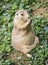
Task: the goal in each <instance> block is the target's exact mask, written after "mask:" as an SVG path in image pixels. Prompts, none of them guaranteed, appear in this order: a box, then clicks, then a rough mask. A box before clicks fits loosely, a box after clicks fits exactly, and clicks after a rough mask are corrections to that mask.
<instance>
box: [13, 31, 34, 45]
mask: <svg viewBox="0 0 48 65" xmlns="http://www.w3.org/2000/svg"><path fill="white" fill-rule="evenodd" d="M34 37H35V36H34V34H33V33H32V31H29V32H27V34H26V31H24V32H20V31H17V30H16V31H14V30H13V31H12V44H15V45H16V46H17V45H31V44H33V42H34Z"/></svg>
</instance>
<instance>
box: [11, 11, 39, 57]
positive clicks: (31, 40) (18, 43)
mask: <svg viewBox="0 0 48 65" xmlns="http://www.w3.org/2000/svg"><path fill="white" fill-rule="evenodd" d="M21 14H22V15H21ZM28 18H29V15H28V13H27V11H26V10H19V11H18V12H17V13H16V14H15V18H14V27H13V30H12V41H11V44H12V46H13V48H15V50H17V51H20V52H23V53H24V54H26V55H27V56H28V57H30V58H31V57H32V56H31V55H30V54H29V52H30V51H31V50H32V49H33V48H35V46H36V44H37V43H38V42H39V40H38V37H36V36H35V34H34V32H33V31H32V28H31V21H30V19H28Z"/></svg>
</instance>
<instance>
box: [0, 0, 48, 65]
mask: <svg viewBox="0 0 48 65" xmlns="http://www.w3.org/2000/svg"><path fill="white" fill-rule="evenodd" d="M47 5H48V0H45V1H44V2H43V3H42V2H41V0H40V1H39V0H30V1H29V0H3V1H0V65H14V63H15V62H16V65H26V64H27V65H44V63H45V62H46V61H48V25H47V23H48V19H47V18H44V17H41V16H34V15H32V16H31V18H32V21H33V23H32V26H33V30H34V31H35V34H36V35H37V36H38V38H39V44H38V45H37V46H36V48H35V49H33V50H32V51H31V52H30V54H31V55H32V56H33V58H34V59H33V60H31V59H29V58H27V57H26V56H24V55H22V54H21V55H19V57H17V59H15V62H14V61H12V60H11V58H10V57H9V55H10V53H14V54H17V55H18V54H19V53H18V52H12V51H13V50H14V49H13V48H12V47H11V31H12V28H13V19H14V14H15V12H16V11H17V10H19V9H26V10H27V11H28V12H29V14H30V15H31V13H32V12H33V11H34V10H36V9H37V8H40V7H45V6H47ZM47 11H48V9H47ZM47 11H46V12H47ZM40 46H41V47H40ZM20 56H21V57H20ZM24 57H25V58H24ZM13 62H14V63H13ZM17 63H18V64H17Z"/></svg>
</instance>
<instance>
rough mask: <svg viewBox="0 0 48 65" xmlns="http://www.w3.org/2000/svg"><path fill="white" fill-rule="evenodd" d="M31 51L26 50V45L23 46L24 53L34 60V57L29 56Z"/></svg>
mask: <svg viewBox="0 0 48 65" xmlns="http://www.w3.org/2000/svg"><path fill="white" fill-rule="evenodd" d="M29 51H30V50H29V49H27V48H26V45H24V46H23V48H22V52H23V53H24V54H25V55H26V56H27V57H29V58H32V55H30V54H29Z"/></svg>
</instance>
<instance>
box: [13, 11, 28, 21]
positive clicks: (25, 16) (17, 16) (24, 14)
mask: <svg viewBox="0 0 48 65" xmlns="http://www.w3.org/2000/svg"><path fill="white" fill-rule="evenodd" d="M28 18H29V15H28V13H27V11H26V10H18V11H17V12H16V14H15V18H14V19H16V20H17V19H18V20H24V21H26V20H27V19H28Z"/></svg>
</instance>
